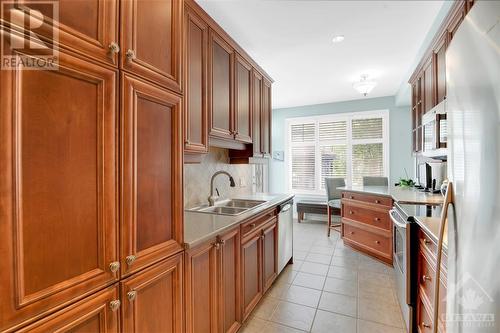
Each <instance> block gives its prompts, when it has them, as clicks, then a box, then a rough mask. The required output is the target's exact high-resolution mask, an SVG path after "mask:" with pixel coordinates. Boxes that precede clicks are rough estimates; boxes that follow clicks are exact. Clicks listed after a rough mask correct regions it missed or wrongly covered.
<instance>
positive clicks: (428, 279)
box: [422, 275, 432, 283]
mask: <svg viewBox="0 0 500 333" xmlns="http://www.w3.org/2000/svg"><path fill="white" fill-rule="evenodd" d="M431 280H432V279H431V277H430V276H427V275H422V282H424V283H425V281H431Z"/></svg>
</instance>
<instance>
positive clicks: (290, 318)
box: [271, 301, 316, 331]
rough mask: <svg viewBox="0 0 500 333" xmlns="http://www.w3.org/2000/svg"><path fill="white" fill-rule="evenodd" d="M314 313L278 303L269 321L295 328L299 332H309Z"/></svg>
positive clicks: (308, 309) (304, 308) (281, 302)
mask: <svg viewBox="0 0 500 333" xmlns="http://www.w3.org/2000/svg"><path fill="white" fill-rule="evenodd" d="M315 313H316V309H313V308H310V307H307V306H303V305H298V304H294V303H290V302H284V301H280V303H279V304H278V307H277V308H276V310H275V311H274V313H273V315H272V317H271V321H273V322H275V323H278V324H282V325H286V326H290V327H293V328H297V329H299V330H304V331H309V330H310V329H311V325H312V322H313V320H314V314H315Z"/></svg>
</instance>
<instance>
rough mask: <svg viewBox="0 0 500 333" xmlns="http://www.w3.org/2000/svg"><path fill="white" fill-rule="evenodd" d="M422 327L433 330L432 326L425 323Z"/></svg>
mask: <svg viewBox="0 0 500 333" xmlns="http://www.w3.org/2000/svg"><path fill="white" fill-rule="evenodd" d="M422 326H423V327H425V328H431V324H426V323H425V322H422Z"/></svg>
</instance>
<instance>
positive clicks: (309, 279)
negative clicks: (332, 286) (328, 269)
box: [292, 272, 326, 290]
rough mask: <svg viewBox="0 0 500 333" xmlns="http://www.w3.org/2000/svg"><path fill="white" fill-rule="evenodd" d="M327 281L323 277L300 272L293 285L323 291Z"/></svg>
mask: <svg viewBox="0 0 500 333" xmlns="http://www.w3.org/2000/svg"><path fill="white" fill-rule="evenodd" d="M325 279H326V278H325V277H324V276H321V275H314V274H309V273H303V272H298V273H297V276H296V277H295V279H294V280H293V283H292V284H294V285H296V286H301V287H306V288H312V289H318V290H323V286H324V284H325Z"/></svg>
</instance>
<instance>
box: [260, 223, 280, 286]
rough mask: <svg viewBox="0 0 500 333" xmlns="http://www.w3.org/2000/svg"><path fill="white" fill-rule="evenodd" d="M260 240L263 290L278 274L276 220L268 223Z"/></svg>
mask: <svg viewBox="0 0 500 333" xmlns="http://www.w3.org/2000/svg"><path fill="white" fill-rule="evenodd" d="M262 235H263V240H262V258H263V259H262V260H263V263H262V267H263V270H262V278H263V281H264V292H265V291H266V290H267V289H269V287H270V286H271V285H272V283H273V282H274V279H276V277H277V276H278V260H277V258H278V223H277V222H276V220H275V221H274V222H273V223H272V224H271V225H268V226H267V227H266V228H265V229H264V231H263V233H262Z"/></svg>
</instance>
